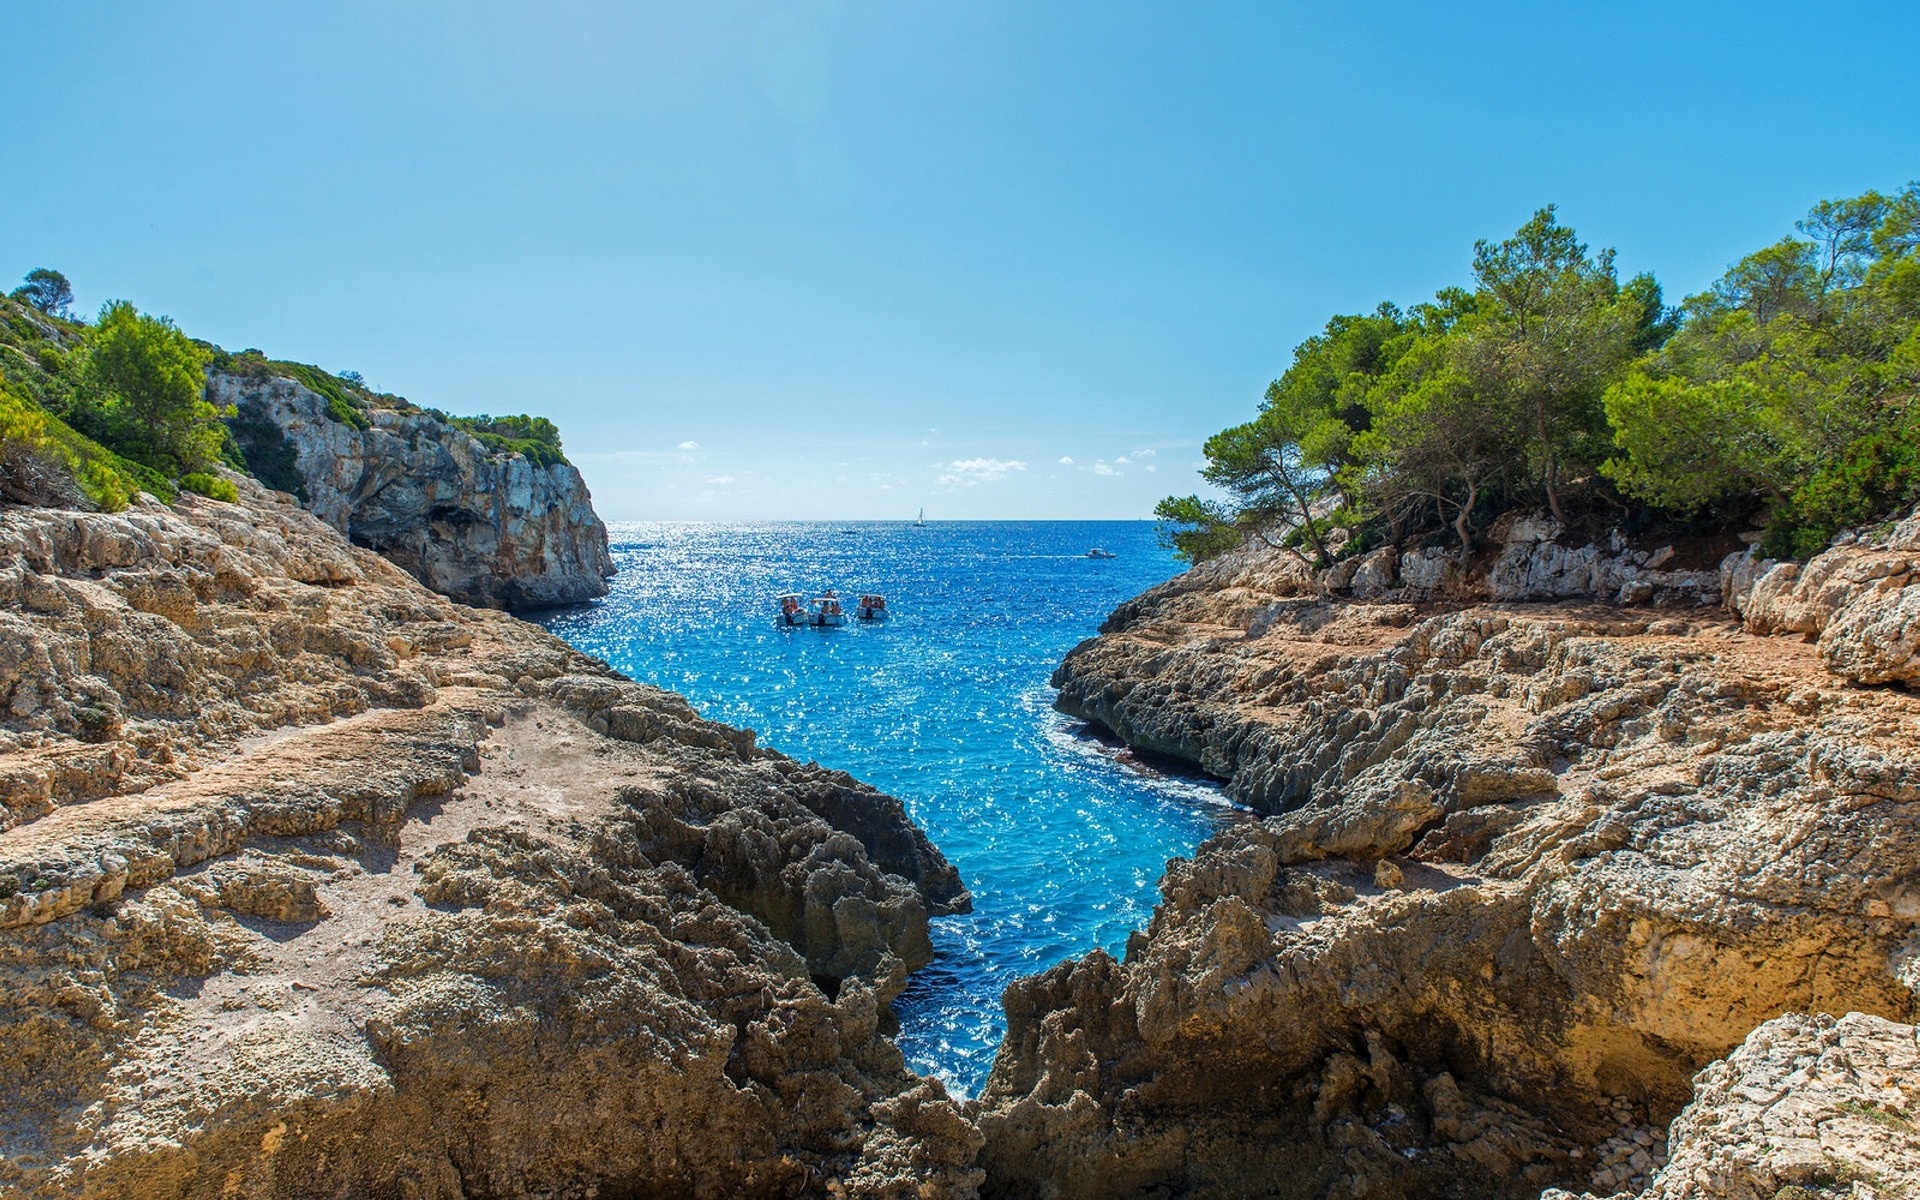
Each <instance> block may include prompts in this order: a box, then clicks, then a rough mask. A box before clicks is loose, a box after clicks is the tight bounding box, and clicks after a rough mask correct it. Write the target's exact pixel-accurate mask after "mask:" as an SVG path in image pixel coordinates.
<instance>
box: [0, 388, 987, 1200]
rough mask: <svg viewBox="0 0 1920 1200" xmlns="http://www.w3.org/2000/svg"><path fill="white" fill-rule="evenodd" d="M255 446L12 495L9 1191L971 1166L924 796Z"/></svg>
mask: <svg viewBox="0 0 1920 1200" xmlns="http://www.w3.org/2000/svg"><path fill="white" fill-rule="evenodd" d="M262 394H263V395H264V396H266V397H268V398H269V401H270V402H272V403H276V404H283V405H285V406H288V407H289V408H290V409H295V408H298V407H299V406H301V405H304V404H305V403H306V401H305V400H304V399H303V398H302V397H300V396H299V395H298V393H297V392H295V391H294V390H292V389H289V388H286V387H283V386H280V385H273V386H271V387H269V388H268V389H266V390H265V391H264V392H263V393H262ZM405 428H406V427H405V426H380V427H379V429H378V433H379V435H380V436H382V437H390V438H394V439H402V438H404V434H405ZM332 436H334V435H333V434H331V433H329V432H328V431H325V430H317V431H316V432H315V433H314V437H315V438H316V439H324V438H327V437H332ZM316 444H318V443H317V442H316ZM362 444H366V443H362ZM342 445H343V446H344V445H346V443H345V442H343V443H342ZM447 453H449V454H456V453H457V452H456V451H453V450H447ZM346 457H347V456H346V455H344V454H343V455H342V456H341V458H342V459H343V460H344V459H345V458H346ZM499 478H502V479H506V478H512V476H511V474H510V473H509V474H508V475H503V476H500V477H499ZM239 483H240V489H241V502H240V503H238V504H223V503H219V502H216V501H211V500H202V499H198V498H194V497H185V498H183V499H182V500H181V502H180V503H179V505H177V506H176V507H174V508H168V507H165V506H162V505H159V504H157V503H155V502H152V501H143V502H142V503H140V504H138V505H136V506H135V507H134V508H132V509H130V510H128V511H126V512H124V513H119V514H112V515H106V514H88V513H77V512H65V511H53V510H48V509H37V508H0V764H3V765H0V1095H4V1096H5V1097H6V1098H7V1101H6V1103H5V1104H4V1105H0V1194H5V1195H8V1196H23V1197H55V1196H62V1197H64V1196H93V1197H110V1196H111V1197H120V1196H124V1197H141V1198H147V1197H214V1196H220V1197H231V1196H248V1197H305V1196H349V1195H350V1196H371V1197H410V1198H411V1197H445V1198H452V1197H465V1196H535V1195H538V1196H581V1197H585V1196H593V1195H602V1196H611V1195H619V1196H636V1197H644V1196H663V1197H664V1196H714V1197H719V1196H793V1195H829V1194H831V1195H836V1196H873V1197H905V1196H913V1197H943V1196H954V1197H966V1196H971V1195H972V1194H973V1193H974V1191H975V1188H976V1185H977V1183H978V1180H979V1172H978V1170H977V1169H976V1168H975V1167H974V1165H973V1164H974V1158H975V1154H976V1152H977V1149H978V1146H979V1135H978V1134H977V1132H976V1131H975V1130H974V1128H973V1126H972V1125H971V1124H970V1123H969V1122H968V1121H967V1120H966V1118H965V1117H964V1115H963V1114H962V1112H961V1111H960V1110H959V1108H958V1107H957V1106H956V1105H955V1104H953V1103H952V1102H951V1101H949V1100H948V1099H947V1098H946V1097H945V1095H944V1094H943V1093H942V1091H941V1089H940V1086H939V1085H938V1084H937V1083H936V1082H932V1081H928V1080H923V1079H921V1078H919V1077H917V1076H914V1075H913V1074H911V1073H910V1072H908V1071H907V1069H906V1068H905V1066H904V1063H903V1061H902V1059H901V1056H900V1054H899V1052H898V1051H897V1049H896V1048H895V1047H894V1046H893V1044H892V1042H891V1040H890V1039H889V1037H888V1036H887V1032H888V1030H889V1029H890V1026H891V1021H890V1017H889V1014H888V1010H887V1004H888V1001H889V1000H890V999H891V998H892V997H893V996H894V995H895V994H896V993H897V992H898V991H899V989H900V988H901V986H902V983H903V981H904V979H905V977H906V975H907V973H908V972H909V971H911V970H913V969H914V968H915V967H917V966H920V965H921V964H923V963H925V962H926V961H927V959H928V957H929V955H930V952H931V951H930V946H929V943H928V937H927V921H928V917H929V915H931V914H938V913H944V912H953V911H964V910H965V909H966V908H967V907H968V904H969V898H968V896H967V893H966V891H965V889H964V888H963V887H962V885H961V882H960V879H959V877H958V874H957V873H956V872H955V871H954V869H953V868H952V867H951V866H950V865H949V864H948V863H947V862H946V861H945V860H944V859H943V858H942V857H941V856H940V854H939V852H938V851H937V850H936V849H934V848H933V847H932V846H931V845H930V844H928V842H927V840H926V839H925V837H924V836H923V835H922V834H921V833H920V831H919V830H918V829H916V828H915V827H914V826H913V825H912V824H911V823H910V822H909V820H908V819H907V817H906V814H905V812H904V810H903V809H902V807H901V806H900V804H899V803H898V802H897V801H895V800H893V799H891V798H889V797H887V796H884V795H881V794H879V793H877V792H875V791H873V790H872V789H870V788H867V787H865V786H863V785H861V784H858V783H856V782H854V781H853V780H851V779H849V778H847V777H846V776H844V775H840V774H837V773H834V772H830V771H826V770H823V769H821V768H819V767H817V766H812V765H805V764H801V763H797V762H794V761H792V760H790V759H787V758H785V757H783V756H781V755H779V754H776V753H771V752H769V751H766V750H763V749H760V748H758V747H756V746H755V744H754V739H753V736H752V734H750V733H747V732H744V731H741V730H736V729H731V728H728V727H725V726H722V725H718V724H714V723H712V722H709V721H705V720H703V719H701V718H700V717H699V716H698V715H697V714H696V713H694V712H693V711H692V710H691V709H690V708H689V707H688V706H687V705H686V704H685V702H683V701H681V700H680V699H678V698H677V697H674V696H671V695H669V694H666V693H662V692H659V691H657V690H654V689H651V688H647V687H643V686H640V685H637V684H634V683H631V682H628V681H626V680H624V679H621V678H619V677H618V676H616V675H614V674H613V673H612V672H610V671H608V670H607V669H606V667H605V666H604V665H603V664H600V663H598V662H595V661H593V660H590V659H588V658H586V657H584V656H582V655H580V654H578V653H576V652H574V651H572V650H571V649H569V648H568V647H567V646H565V645H564V644H563V643H561V642H559V641H558V640H557V639H555V638H553V637H551V636H549V635H547V634H546V633H544V632H543V631H541V630H539V629H537V628H535V627H533V626H530V625H527V624H524V623H522V622H519V621H517V620H515V619H513V618H511V617H508V616H506V615H505V614H502V613H496V612H486V611H480V610H475V609H470V608H465V607H461V606H457V605H455V604H452V603H449V602H448V601H447V600H445V599H443V598H441V597H440V596H437V595H435V594H433V593H432V592H429V591H428V590H427V589H425V588H423V587H421V586H420V585H419V584H417V583H416V582H415V581H414V580H413V579H412V578H410V577H409V576H408V574H406V573H405V572H403V571H401V570H400V569H399V568H397V567H395V566H393V565H392V564H390V563H389V562H387V561H386V560H385V559H383V558H381V557H379V556H377V555H375V554H373V553H371V552H370V551H367V550H363V549H359V548H356V547H354V546H352V545H350V544H349V543H348V542H347V541H346V539H344V538H342V537H340V536H339V535H338V534H337V533H336V532H335V531H334V529H333V528H331V527H330V526H329V525H328V524H326V523H323V522H322V521H321V520H319V519H317V518H315V517H314V516H311V515H309V514H308V513H306V512H304V511H302V510H301V509H299V508H298V507H296V506H295V505H294V504H293V503H292V502H291V501H290V500H289V499H287V498H286V497H285V496H283V495H281V494H279V493H273V492H268V491H266V490H265V489H263V488H260V487H258V486H257V485H255V484H253V483H252V482H251V481H249V480H244V479H243V480H240V481H239ZM356 486H358V485H356ZM377 491H378V489H374V490H373V491H371V492H365V493H364V495H373V494H375V493H376V492H377ZM353 493H354V489H353V488H343V489H342V491H341V494H342V495H349V494H353ZM336 515H337V514H336ZM347 520H348V523H349V524H350V525H351V523H352V520H353V518H352V517H351V516H350V515H349V517H348V518H347Z"/></svg>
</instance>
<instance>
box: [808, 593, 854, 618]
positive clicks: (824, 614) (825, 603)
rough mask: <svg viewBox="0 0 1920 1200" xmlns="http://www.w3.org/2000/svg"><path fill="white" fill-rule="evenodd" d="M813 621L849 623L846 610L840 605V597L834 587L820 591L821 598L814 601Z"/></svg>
mask: <svg viewBox="0 0 1920 1200" xmlns="http://www.w3.org/2000/svg"><path fill="white" fill-rule="evenodd" d="M813 623H814V624H815V625H845V624H846V623H847V614H846V610H844V609H842V608H841V607H840V597H839V596H837V595H835V594H834V591H833V589H832V588H828V589H827V590H826V591H824V592H822V593H820V598H819V599H818V600H815V601H814V602H813Z"/></svg>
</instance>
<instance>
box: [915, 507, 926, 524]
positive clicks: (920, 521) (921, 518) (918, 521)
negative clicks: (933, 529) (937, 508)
mask: <svg viewBox="0 0 1920 1200" xmlns="http://www.w3.org/2000/svg"><path fill="white" fill-rule="evenodd" d="M926 523H927V510H926V509H924V508H923V509H921V510H920V515H919V516H918V517H915V518H914V520H913V524H914V527H915V528H916V529H917V528H923V527H925V525H926Z"/></svg>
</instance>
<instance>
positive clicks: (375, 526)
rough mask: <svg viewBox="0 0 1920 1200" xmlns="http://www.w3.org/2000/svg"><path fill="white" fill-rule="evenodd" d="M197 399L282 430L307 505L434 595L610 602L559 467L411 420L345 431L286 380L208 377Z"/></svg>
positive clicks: (590, 527) (581, 500) (413, 415)
mask: <svg viewBox="0 0 1920 1200" xmlns="http://www.w3.org/2000/svg"><path fill="white" fill-rule="evenodd" d="M207 398H208V399H209V400H211V401H212V402H213V403H214V404H216V405H219V406H222V407H224V406H227V405H233V406H234V407H235V408H236V410H237V411H238V412H239V413H240V414H241V416H242V417H243V418H246V419H249V420H253V421H256V422H258V421H266V422H270V423H271V424H272V425H273V426H274V427H276V428H278V429H279V431H280V433H281V435H282V436H284V437H285V438H286V440H287V442H288V443H289V444H290V446H291V448H292V451H293V455H294V466H295V469H296V470H297V471H298V473H299V475H300V478H301V479H302V481H303V482H304V484H305V489H306V493H307V505H308V507H309V508H311V509H312V511H313V512H314V513H315V514H316V515H318V516H319V517H320V519H321V520H323V521H325V522H326V523H327V524H329V525H331V526H333V528H335V529H336V530H338V531H339V532H341V533H343V534H345V535H346V536H347V537H348V538H349V539H350V540H351V541H352V542H353V544H354V545H356V546H365V547H367V548H368V549H371V550H374V551H377V552H378V553H380V554H382V555H384V556H385V557H386V558H387V559H389V560H390V561H392V562H395V563H397V564H399V565H400V567H401V568H403V569H404V570H405V571H406V572H407V573H408V574H410V575H412V576H413V577H414V578H415V579H417V580H419V581H420V582H421V583H424V584H426V585H427V586H428V587H430V588H432V589H433V590H434V591H436V592H439V593H440V594H442V595H444V596H451V597H452V598H454V599H455V600H458V601H460V602H461V603H463V604H473V605H479V606H481V607H486V608H506V609H515V610H526V609H537V608H553V607H556V606H559V605H565V604H578V603H581V602H583V601H586V600H591V599H594V598H595V597H598V596H604V595H606V594H607V582H606V581H607V579H608V578H609V577H610V576H611V575H612V574H613V559H612V557H611V555H610V554H609V552H608V548H607V527H606V526H605V525H604V524H603V523H602V522H601V520H600V517H599V515H598V514H596V513H595V512H594V511H593V502H592V498H591V497H590V496H588V494H587V486H586V483H585V482H584V481H583V480H582V479H581V478H580V472H579V471H577V470H575V469H574V468H573V467H572V466H571V465H569V464H567V463H556V464H553V465H551V466H538V465H536V464H534V463H532V462H529V461H528V460H527V459H526V458H525V457H524V456H521V455H518V454H496V453H493V452H491V451H489V449H488V448H487V447H486V446H484V445H482V444H481V443H480V441H479V440H478V439H476V438H474V437H472V436H471V435H469V434H467V433H466V432H464V431H463V430H460V429H456V428H454V427H453V426H451V425H448V424H447V423H446V422H444V421H442V420H440V419H439V418H438V417H436V416H434V415H433V414H431V413H426V412H420V411H405V412H403V411H399V410H395V409H379V408H375V409H369V410H367V412H366V414H365V415H366V417H367V419H368V421H370V422H371V423H372V427H371V428H369V429H366V430H359V429H355V428H354V427H353V426H351V425H345V424H342V423H340V422H339V421H336V420H334V419H333V418H332V417H331V416H329V415H328V410H327V400H326V397H324V396H321V395H319V394H318V393H316V392H314V391H312V390H310V389H308V388H306V387H304V386H302V385H301V384H299V383H297V382H295V381H294V380H291V379H285V378H279V377H271V378H266V379H253V378H248V377H243V376H239V375H228V374H221V373H218V372H216V373H214V374H212V375H210V376H209V377H208V380H207Z"/></svg>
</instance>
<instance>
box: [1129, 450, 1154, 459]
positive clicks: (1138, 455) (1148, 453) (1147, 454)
mask: <svg viewBox="0 0 1920 1200" xmlns="http://www.w3.org/2000/svg"><path fill="white" fill-rule="evenodd" d="M1153 456H1154V451H1153V449H1152V448H1148V449H1146V450H1135V451H1134V452H1133V457H1134V460H1135V461H1136V462H1137V461H1139V460H1140V459H1143V458H1152V457H1153Z"/></svg>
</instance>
